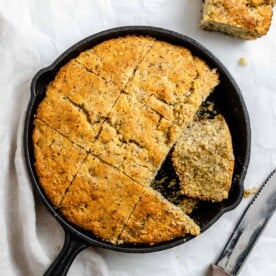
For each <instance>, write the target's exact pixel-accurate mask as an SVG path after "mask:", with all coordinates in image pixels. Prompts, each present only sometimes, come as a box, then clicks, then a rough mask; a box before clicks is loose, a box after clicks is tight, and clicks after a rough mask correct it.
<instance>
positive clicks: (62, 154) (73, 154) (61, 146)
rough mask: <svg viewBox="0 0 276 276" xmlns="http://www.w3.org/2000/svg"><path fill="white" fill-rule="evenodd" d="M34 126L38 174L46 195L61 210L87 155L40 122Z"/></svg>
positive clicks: (36, 122) (37, 121) (35, 122)
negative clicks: (62, 201) (62, 203)
mask: <svg viewBox="0 0 276 276" xmlns="http://www.w3.org/2000/svg"><path fill="white" fill-rule="evenodd" d="M34 126H35V127H34V132H33V143H34V156H35V168H36V173H37V175H38V177H39V181H40V184H41V185H42V186H43V188H44V191H45V193H46V194H47V196H48V197H49V199H50V200H51V201H52V202H53V204H54V205H55V206H57V207H58V206H60V202H61V200H62V198H63V197H64V195H65V192H66V190H67V188H68V187H69V185H70V183H71V182H72V180H73V179H74V176H75V175H76V173H77V170H78V169H79V167H80V165H81V164H82V162H83V161H84V159H85V157H86V155H87V154H86V152H85V151H84V150H83V149H81V148H79V147H78V146H76V145H74V144H72V143H71V142H70V141H69V140H67V139H66V138H64V137H63V136H62V135H60V134H59V133H57V132H56V131H55V130H53V129H51V128H50V127H48V126H47V125H45V124H44V123H43V122H41V121H40V120H38V119H36V120H35V121H34Z"/></svg>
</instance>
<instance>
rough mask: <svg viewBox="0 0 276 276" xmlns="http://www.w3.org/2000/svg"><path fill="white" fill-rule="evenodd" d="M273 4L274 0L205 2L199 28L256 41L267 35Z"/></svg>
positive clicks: (208, 0) (210, 0) (212, 0)
mask: <svg viewBox="0 0 276 276" xmlns="http://www.w3.org/2000/svg"><path fill="white" fill-rule="evenodd" d="M274 4H275V1H274V0H205V2H204V4H203V12H202V19H201V22H200V26H201V28H202V29H205V30H210V31H219V32H223V33H226V34H229V35H231V36H235V37H238V38H241V39H256V38H258V37H261V36H263V35H265V34H267V32H268V30H269V27H270V24H271V19H272V15H273V10H272V8H273V5H274Z"/></svg>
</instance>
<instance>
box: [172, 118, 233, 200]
mask: <svg viewBox="0 0 276 276" xmlns="http://www.w3.org/2000/svg"><path fill="white" fill-rule="evenodd" d="M172 161H173V165H174V168H175V170H176V173H177V175H178V177H179V180H180V182H181V188H182V191H183V193H184V194H185V195H187V196H189V197H192V198H199V199H201V200H210V201H222V200H223V199H226V198H228V193H229V189H230V187H231V183H232V174H233V168H234V154H233V148H232V139H231V135H230V131H229V129H228V126H227V123H226V121H225V119H224V118H223V116H222V115H217V116H216V117H214V118H213V119H205V120H199V121H197V120H195V121H193V122H191V123H190V124H189V125H188V127H187V128H186V129H185V130H184V132H183V133H182V135H181V137H180V139H179V141H178V142H177V143H176V144H175V147H174V149H173V152H172Z"/></svg>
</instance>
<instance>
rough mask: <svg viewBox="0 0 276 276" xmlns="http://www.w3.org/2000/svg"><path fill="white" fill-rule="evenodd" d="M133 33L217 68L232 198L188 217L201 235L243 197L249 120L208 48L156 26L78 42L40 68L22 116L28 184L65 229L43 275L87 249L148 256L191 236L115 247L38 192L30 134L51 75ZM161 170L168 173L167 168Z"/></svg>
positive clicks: (62, 271)
mask: <svg viewBox="0 0 276 276" xmlns="http://www.w3.org/2000/svg"><path fill="white" fill-rule="evenodd" d="M131 34H136V35H150V36H153V37H155V38H157V39H159V40H164V41H167V42H170V43H172V44H176V45H182V46H184V47H187V48H188V49H190V50H191V52H192V53H193V54H194V55H196V56H198V57H200V58H202V59H203V60H205V61H206V62H207V64H209V66H211V67H213V68H217V69H218V72H219V74H220V84H219V86H218V87H217V88H216V89H215V91H214V92H213V95H212V99H213V100H214V102H215V104H216V105H217V107H218V109H219V111H220V112H221V113H222V114H223V115H224V116H225V118H226V120H227V122H228V124H229V127H230V131H231V135H232V139H233V148H234V154H235V158H236V162H235V168H234V177H233V183H232V188H231V191H230V196H229V198H228V199H227V200H225V201H223V202H221V203H212V204H210V203H201V204H200V205H199V206H198V208H196V209H195V211H194V212H193V213H192V217H193V218H194V219H195V220H196V222H197V223H199V225H200V226H201V231H202V232H204V231H206V230H207V229H208V228H209V227H210V226H211V225H212V224H214V223H215V222H216V221H217V220H218V219H219V217H220V216H222V215H223V214H224V213H225V212H227V211H229V210H232V209H233V208H235V207H236V206H237V205H238V204H239V202H240V201H241V199H242V195H243V181H244V178H245V174H246V171H247V167H248V163H249V157H250V141H251V140H250V139H251V137H250V122H249V116H248V112H247V109H246V106H245V103H244V100H243V97H242V95H241V92H240V89H239V87H238V86H237V84H236V82H235V81H234V79H233V78H232V76H231V75H230V74H229V72H228V71H227V69H226V68H225V67H224V66H223V65H222V64H221V62H220V61H219V60H218V59H217V58H216V57H215V56H214V55H213V54H212V53H210V52H209V51H208V50H207V49H206V48H204V47H203V46H202V45H200V44H199V43H198V42H196V41H194V40H193V39H191V38H189V37H187V36H184V35H182V34H178V33H175V32H172V31H169V30H165V29H160V28H155V27H147V26H131V27H120V28H115V29H110V30H107V31H103V32H100V33H97V34H95V35H92V36H89V37H88V38H86V39H84V40H82V41H80V42H78V43H77V44H75V45H74V46H72V47H71V48H69V49H68V50H67V51H65V52H64V53H63V54H62V55H61V56H60V57H59V58H58V59H57V60H56V61H54V63H53V64H52V65H50V66H49V67H46V68H44V69H42V70H40V71H39V72H38V73H37V74H36V75H35V76H34V78H33V80H32V84H31V99H30V102H29V105H28V109H27V112H26V120H25V129H24V149H25V158H26V164H27V169H28V172H29V175H30V178H31V181H32V183H33V185H34V187H35V191H36V192H37V193H38V194H39V195H40V198H41V200H42V201H43V203H44V204H45V206H46V207H47V208H48V210H49V212H50V213H51V214H52V215H53V216H54V217H55V218H56V220H57V221H58V223H59V224H60V225H61V226H62V227H63V229H64V231H65V242H64V246H63V248H62V250H61V252H60V254H59V256H58V257H57V259H56V260H55V261H54V263H53V264H52V265H51V266H50V268H49V269H48V270H47V272H46V273H45V275H66V273H67V271H68V269H69V267H70V265H71V263H72V261H73V260H74V258H75V256H76V255H77V254H78V253H79V252H80V251H81V250H82V249H84V248H86V247H87V246H89V245H92V246H96V247H101V248H106V249H111V250H115V251H121V252H129V253H149V252H154V251H160V250H164V249H168V248H171V247H174V246H177V245H180V244H183V243H185V242H187V241H189V240H190V239H192V238H193V237H192V236H187V237H185V238H183V237H182V238H176V239H174V240H170V241H167V242H164V243H159V244H156V245H153V246H149V245H145V244H142V245H133V244H120V245H113V244H111V243H109V242H106V241H103V240H101V239H100V238H98V237H96V236H94V235H93V234H92V233H90V232H87V231H84V230H83V229H80V228H78V227H76V226H75V225H73V224H71V223H69V222H68V221H66V219H65V218H63V217H62V215H61V214H60V212H59V210H57V209H56V208H55V207H54V206H53V204H52V203H51V202H50V201H49V199H48V198H47V196H46V195H45V193H44V191H43V189H42V188H41V186H40V184H39V180H38V177H37V175H36V172H35V168H34V166H33V164H34V153H33V145H32V131H33V120H34V114H35V113H36V108H37V106H38V104H39V103H40V102H41V100H42V99H43V98H44V96H45V90H46V87H47V85H48V84H49V82H50V81H51V80H53V79H54V76H55V75H56V73H57V72H58V70H59V69H60V68H61V66H63V65H64V64H65V63H67V62H68V61H69V60H70V59H72V58H74V57H76V56H77V55H78V54H79V53H80V52H82V51H84V50H86V49H88V48H91V47H93V46H94V45H96V44H98V43H100V42H102V41H105V40H108V39H111V38H115V37H119V36H124V35H131ZM183 73H185V72H183ZM168 167H169V165H168ZM163 168H164V166H163ZM164 169H165V170H166V166H165V168H164ZM169 170H170V168H168V171H169Z"/></svg>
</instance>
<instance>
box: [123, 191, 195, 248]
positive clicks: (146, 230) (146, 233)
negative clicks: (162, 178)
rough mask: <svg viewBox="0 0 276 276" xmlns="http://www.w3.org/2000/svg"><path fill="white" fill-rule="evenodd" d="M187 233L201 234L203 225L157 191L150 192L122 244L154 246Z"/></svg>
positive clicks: (140, 205)
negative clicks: (200, 225)
mask: <svg viewBox="0 0 276 276" xmlns="http://www.w3.org/2000/svg"><path fill="white" fill-rule="evenodd" d="M187 233H189V234H191V235H199V233H200V229H199V226H198V225H197V224H195V222H194V221H193V220H192V219H191V218H190V217H188V216H187V215H185V214H184V213H183V212H182V210H181V209H180V208H179V207H176V206H175V205H173V204H171V203H169V202H168V201H167V200H165V199H164V198H163V197H162V196H161V195H160V194H158V193H157V192H155V191H154V190H151V189H146V190H145V192H144V193H143V195H142V197H141V199H140V201H139V202H138V203H137V205H136V206H135V209H134V211H133V213H132V214H131V216H130V218H129V220H128V221H127V224H126V227H125V228H124V230H123V232H122V234H121V235H120V237H119V243H124V242H127V243H148V244H154V243H158V242H163V241H167V240H170V239H173V238H176V237H180V236H183V235H184V234H187Z"/></svg>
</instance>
